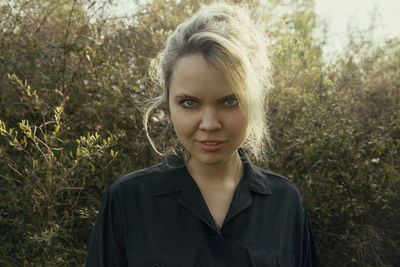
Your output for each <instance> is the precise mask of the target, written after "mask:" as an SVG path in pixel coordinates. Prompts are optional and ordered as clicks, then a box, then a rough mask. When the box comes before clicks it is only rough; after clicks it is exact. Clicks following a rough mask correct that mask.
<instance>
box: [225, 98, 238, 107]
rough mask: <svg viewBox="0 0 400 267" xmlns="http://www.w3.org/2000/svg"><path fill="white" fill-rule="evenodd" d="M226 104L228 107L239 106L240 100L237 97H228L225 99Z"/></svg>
mask: <svg viewBox="0 0 400 267" xmlns="http://www.w3.org/2000/svg"><path fill="white" fill-rule="evenodd" d="M224 104H226V105H228V106H236V105H237V104H238V100H237V99H236V98H235V97H228V98H225V99H224Z"/></svg>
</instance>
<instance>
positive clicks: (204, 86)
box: [169, 53, 235, 98]
mask: <svg viewBox="0 0 400 267" xmlns="http://www.w3.org/2000/svg"><path fill="white" fill-rule="evenodd" d="M169 88H170V95H172V96H177V95H191V96H194V97H199V98H205V97H224V96H227V95H232V94H235V92H234V90H233V89H232V86H231V84H230V82H229V81H228V80H227V79H226V77H225V74H224V73H223V72H222V71H220V70H218V69H217V68H215V67H214V66H212V65H211V64H209V63H208V62H207V61H206V60H205V59H204V57H203V55H202V54H201V53H195V54H191V55H187V56H184V57H182V58H180V59H179V60H178V61H177V62H176V64H175V66H174V70H173V73H172V79H171V82H170V86H169Z"/></svg>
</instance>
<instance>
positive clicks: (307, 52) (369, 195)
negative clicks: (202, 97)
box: [0, 0, 400, 266]
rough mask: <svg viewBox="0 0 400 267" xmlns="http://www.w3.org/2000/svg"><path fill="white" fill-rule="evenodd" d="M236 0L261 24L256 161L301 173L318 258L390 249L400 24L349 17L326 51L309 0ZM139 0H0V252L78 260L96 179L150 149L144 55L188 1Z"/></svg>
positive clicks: (139, 161) (393, 254) (387, 258)
mask: <svg viewBox="0 0 400 267" xmlns="http://www.w3.org/2000/svg"><path fill="white" fill-rule="evenodd" d="M203 2H204V1H203ZM232 2H235V3H245V4H247V5H248V6H249V8H250V9H251V10H252V11H253V12H254V15H255V16H257V17H259V18H261V22H262V23H263V25H264V26H265V29H266V31H267V32H268V34H269V35H270V38H271V52H272V56H273V62H274V75H273V77H274V89H273V94H272V95H271V96H270V114H269V120H270V126H271V132H272V137H273V140H274V149H273V150H272V151H271V153H270V157H269V159H268V160H266V161H265V162H263V163H260V164H263V165H264V166H266V167H268V168H270V169H271V170H273V171H275V172H278V173H281V174H283V175H285V176H287V177H289V178H290V179H292V180H293V181H294V182H295V183H296V184H297V185H298V186H299V188H300V190H301V192H302V193H303V195H304V199H305V202H306V205H307V207H308V211H309V215H310V218H311V222H312V226H313V230H314V234H315V237H316V241H317V246H318V251H319V254H320V260H321V262H322V264H323V265H324V266H398V265H400V258H399V256H398V253H397V251H398V250H399V247H398V244H399V243H400V236H399V235H400V234H399V232H398V231H396V229H399V228H400V225H399V218H400V211H399V209H396V206H395V204H397V203H399V201H400V196H399V195H398V194H397V192H398V191H399V183H400V166H399V164H400V90H399V86H400V80H399V77H400V75H399V74H400V62H399V61H398V60H396V59H398V58H399V57H400V45H399V44H400V40H399V39H393V40H387V42H386V43H385V44H382V45H379V46H378V45H374V44H373V43H372V42H371V40H369V39H368V38H366V37H365V36H366V35H364V34H362V33H360V34H357V33H354V35H353V36H352V38H350V39H349V40H350V41H349V44H348V46H347V49H346V51H345V52H344V54H343V55H342V56H341V57H339V58H337V59H336V61H335V62H334V63H331V64H327V63H325V61H324V58H323V55H322V48H323V43H324V40H323V39H322V40H320V39H317V38H316V37H315V33H314V32H315V30H316V29H317V28H318V27H319V26H318V25H320V21H318V18H317V17H316V15H315V12H314V2H313V1H312V0H305V1H294V0H293V1H280V0H274V1H272V0H271V1H268V2H265V1H260V2H258V1H255V0H254V1H250V0H248V1H232ZM139 3H140V2H139V1H138V2H137V3H136V4H137V7H138V9H137V11H136V12H134V13H132V14H131V15H129V16H127V17H121V18H116V17H113V16H110V15H107V13H106V12H107V10H109V9H110V8H112V5H113V3H112V1H109V2H105V1H83V0H74V1H55V0H54V1H53V0H40V1H27V0H19V1H7V0H3V1H0V18H1V19H0V26H1V28H2V30H1V31H0V77H1V79H0V133H1V135H0V188H1V189H0V190H1V191H0V226H1V227H0V243H1V246H0V265H1V266H19V265H28V266H29V265H34V266H36V265H40V266H41V265H45V266H63V265H66V266H76V265H82V264H83V263H84V262H85V257H86V251H87V245H88V241H89V236H90V232H91V229H92V227H93V222H94V218H95V216H96V213H97V210H98V208H99V205H100V201H101V196H102V195H103V193H104V192H105V190H106V189H107V188H108V186H109V185H110V184H111V183H112V182H113V181H114V180H115V179H117V178H118V177H120V176H121V175H123V174H125V173H127V172H130V171H133V170H136V169H140V168H143V167H145V166H149V165H152V164H154V163H155V162H158V161H159V160H160V158H158V156H157V155H155V153H153V152H152V151H151V149H150V146H149V145H148V143H147V141H146V137H145V135H144V132H143V126H142V124H141V108H142V103H143V101H144V100H145V98H146V94H147V92H146V90H145V89H146V88H148V87H151V84H149V83H148V79H147V76H146V70H147V67H148V64H149V61H150V59H151V58H153V57H154V56H155V55H156V53H157V52H158V51H159V50H160V49H161V48H162V46H163V43H164V42H165V40H166V38H167V36H168V35H169V34H170V33H171V32H172V30H173V29H174V28H175V27H176V25H178V24H179V22H180V21H182V20H184V19H185V18H186V17H187V16H188V15H190V14H192V13H193V12H194V11H195V10H196V9H197V8H198V7H199V2H198V1H193V0H182V1H162V0H156V1H151V2H149V3H146V4H139ZM176 10H179V12H176ZM171 14H174V16H171ZM278 14H279V15H278Z"/></svg>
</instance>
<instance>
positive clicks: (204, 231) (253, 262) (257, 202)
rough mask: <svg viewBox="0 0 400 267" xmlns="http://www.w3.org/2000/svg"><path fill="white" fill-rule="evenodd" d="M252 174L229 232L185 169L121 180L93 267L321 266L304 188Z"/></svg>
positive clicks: (235, 203)
mask: <svg viewBox="0 0 400 267" xmlns="http://www.w3.org/2000/svg"><path fill="white" fill-rule="evenodd" d="M244 166H245V171H244V175H243V177H242V179H241V180H240V182H239V184H238V186H237V188H236V191H235V194H234V197H233V200H232V203H231V206H230V208H229V211H228V213H227V215H226V218H225V221H224V223H223V225H222V227H221V229H218V227H217V226H216V224H215V221H214V219H213V217H212V215H211V213H210V211H209V209H208V207H207V205H206V203H205V201H204V199H203V197H202V195H201V193H200V190H199V188H198V186H197V184H196V183H195V181H194V180H193V178H192V177H191V176H190V174H189V173H188V172H187V170H186V168H185V167H178V168H170V167H167V164H166V163H165V162H164V163H162V164H159V165H157V166H154V167H151V168H148V169H145V170H141V171H137V172H134V173H131V174H128V175H126V176H124V177H122V178H120V179H119V180H117V181H116V182H115V183H114V184H113V185H112V186H111V187H110V188H109V189H108V191H107V193H106V194H105V196H104V199H103V203H102V206H101V209H100V211H99V214H98V216H97V218H96V223H95V227H94V230H93V233H92V237H91V241H90V246H89V254H88V260H87V265H86V266H93V267H94V266H96V267H98V266H134V267H145V266H149V267H151V266H153V267H190V266H196V267H246V266H257V267H261V266H307V267H310V266H317V265H318V264H317V257H316V252H315V247H314V241H313V237H312V234H311V229H310V226H309V222H308V218H307V215H306V211H305V209H304V205H303V201H302V199H301V197H300V194H299V192H298V190H297V189H296V187H295V186H294V185H293V184H292V183H291V182H290V181H289V180H287V179H286V178H283V177H281V176H279V175H277V174H274V173H272V172H269V171H266V170H264V169H261V168H258V167H256V166H254V165H253V164H252V163H251V162H249V161H247V160H246V161H245V165H244Z"/></svg>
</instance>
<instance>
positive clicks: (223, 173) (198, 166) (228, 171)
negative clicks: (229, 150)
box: [186, 152, 243, 185]
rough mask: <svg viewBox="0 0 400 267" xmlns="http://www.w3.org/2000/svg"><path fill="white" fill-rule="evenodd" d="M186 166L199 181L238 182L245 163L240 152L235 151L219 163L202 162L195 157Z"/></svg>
mask: <svg viewBox="0 0 400 267" xmlns="http://www.w3.org/2000/svg"><path fill="white" fill-rule="evenodd" d="M186 168H187V170H188V172H189V173H190V175H191V176H192V177H193V179H194V180H195V181H196V182H197V183H198V184H199V183H201V184H202V183H207V184H209V185H210V184H221V183H232V182H233V183H234V184H238V183H239V181H240V179H241V177H242V176H243V163H242V161H241V159H240V156H239V153H237V152H236V153H234V154H233V155H232V156H231V157H229V158H228V159H226V160H225V161H224V162H221V163H218V164H202V163H200V162H198V161H196V160H194V159H189V160H187V161H186Z"/></svg>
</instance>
